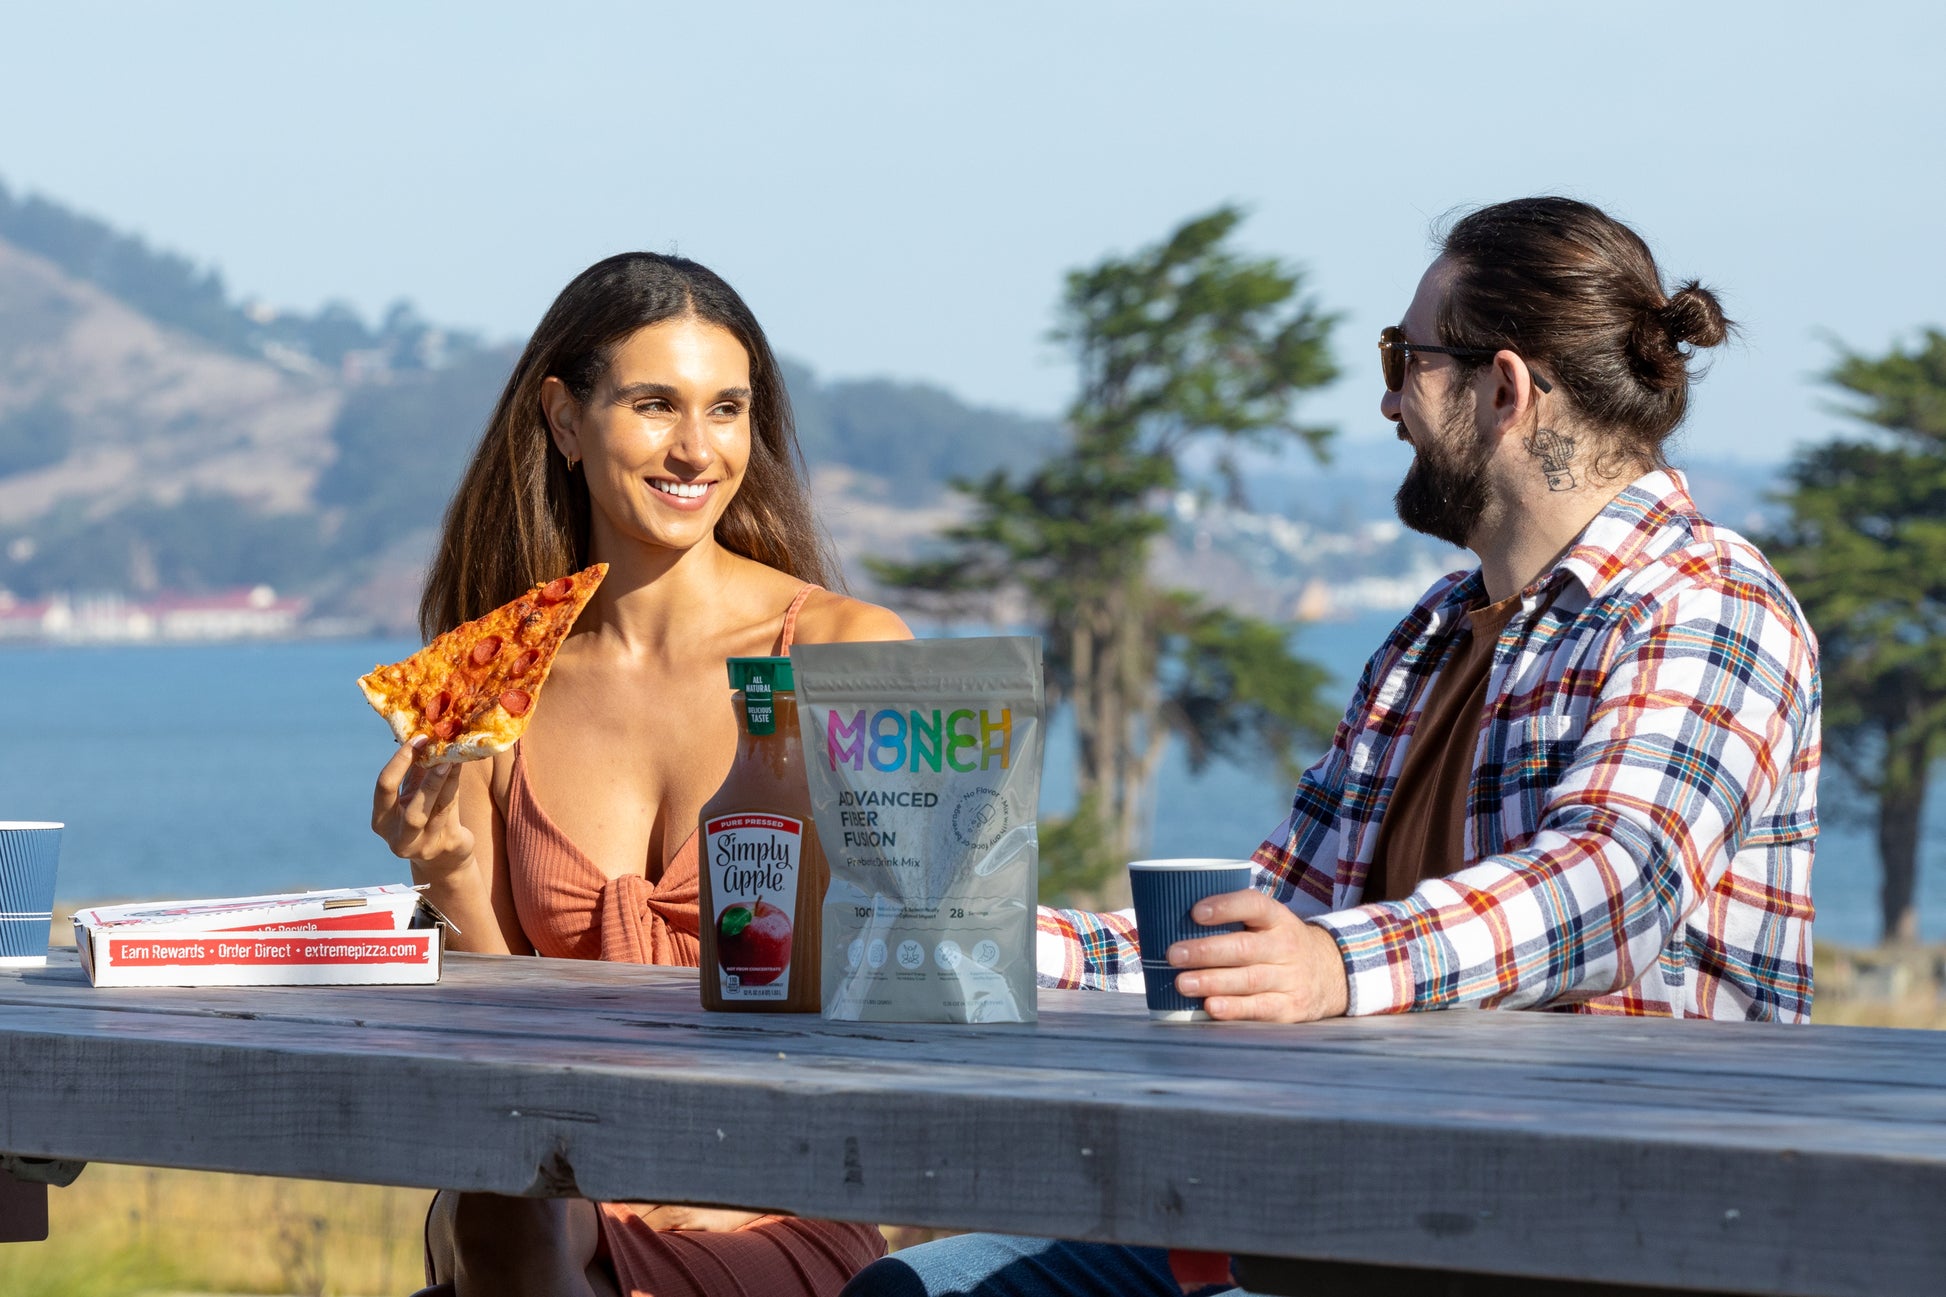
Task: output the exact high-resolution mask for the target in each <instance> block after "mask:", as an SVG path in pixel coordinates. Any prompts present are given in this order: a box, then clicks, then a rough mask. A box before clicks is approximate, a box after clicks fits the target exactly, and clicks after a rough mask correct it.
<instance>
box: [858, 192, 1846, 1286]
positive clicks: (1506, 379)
mask: <svg viewBox="0 0 1946 1297" xmlns="http://www.w3.org/2000/svg"><path fill="white" fill-rule="evenodd" d="M1728 331H1729V325H1728V322H1727V321H1726V320H1725V319H1724V318H1723V314H1722V311H1721V309H1720V308H1719V306H1718V305H1717V302H1716V299H1715V297H1714V296H1713V295H1712V294H1711V293H1710V292H1709V291H1708V290H1707V289H1704V288H1702V287H1701V286H1700V285H1698V284H1696V283H1694V282H1691V283H1689V284H1687V285H1684V286H1683V287H1682V288H1680V289H1679V290H1678V291H1677V292H1676V293H1675V294H1674V295H1668V294H1666V293H1665V292H1664V289H1663V287H1662V283H1661V279H1660V275H1659V273H1658V271H1657V269H1656V266H1655V262H1654V259H1653V258H1652V257H1651V256H1650V254H1649V251H1648V248H1647V247H1646V246H1645V245H1644V244H1643V243H1642V241H1641V239H1640V238H1639V237H1637V236H1636V234H1635V233H1634V232H1633V231H1631V230H1629V229H1628V228H1627V227H1626V226H1624V225H1622V224H1621V223H1620V222H1618V221H1615V220H1614V219H1612V218H1610V217H1608V216H1607V215H1605V214H1604V213H1602V212H1600V211H1599V210H1597V209H1595V208H1593V207H1590V206H1588V205H1587V204H1585V203H1579V202H1574V201H1571V200H1568V199H1561V198H1535V199H1521V200H1516V201H1513V202H1508V203H1500V204H1496V205H1494V206H1491V207H1486V208H1482V209H1480V210H1478V211H1475V212H1473V213H1471V214H1469V215H1467V216H1466V217H1464V218H1462V219H1461V220H1460V221H1459V222H1458V223H1456V224H1455V225H1454V226H1453V228H1452V229H1451V231H1450V232H1449V233H1448V234H1447V235H1446V237H1445V238H1444V240H1443V242H1442V246H1441V248H1440V254H1439V256H1438V257H1437V258H1436V259H1435V260H1434V261H1433V263H1432V265H1431V267H1430V268H1428V270H1427V271H1426V273H1425V275H1424V277H1423V278H1422V279H1421V280H1420V283H1419V287H1418V291H1417V293H1416V294H1415V295H1414V297H1413V299H1412V303H1411V305H1410V306H1409V307H1408V308H1407V310H1406V313H1405V316H1404V318H1403V319H1401V320H1400V322H1399V324H1398V325H1396V326H1394V327H1392V328H1388V329H1386V330H1385V331H1384V333H1383V335H1382V336H1381V339H1380V344H1379V345H1380V352H1381V359H1382V362H1383V364H1384V375H1385V380H1386V383H1385V385H1386V392H1385V395H1384V397H1383V398H1382V399H1381V401H1380V404H1379V409H1380V412H1381V413H1382V414H1383V415H1384V416H1385V417H1386V418H1388V419H1390V420H1391V421H1392V422H1393V423H1394V424H1396V425H1397V426H1398V435H1399V436H1400V438H1401V439H1403V440H1404V441H1406V442H1407V443H1409V444H1410V445H1411V446H1412V447H1413V450H1414V458H1413V463H1412V466H1411V468H1410V470H1409V471H1408V472H1407V474H1406V477H1405V481H1404V482H1403V484H1402V485H1401V486H1400V487H1399V491H1398V495H1397V500H1396V503H1397V506H1398V511H1399V516H1400V518H1401V519H1402V520H1403V521H1404V522H1406V523H1407V524H1408V525H1409V526H1412V527H1414V528H1416V529H1418V530H1420V531H1423V532H1427V533H1429V534H1431V535H1434V536H1438V537H1440V538H1442V539H1445V540H1448V541H1451V542H1453V543H1455V544H1462V545H1464V546H1466V547H1467V548H1469V549H1471V550H1472V551H1473V552H1474V553H1475V554H1476V555H1477V556H1478V558H1479V560H1480V566H1479V567H1478V568H1477V569H1475V570H1473V571H1470V572H1463V573H1456V574H1454V575H1452V576H1449V577H1447V578H1445V579H1444V580H1442V581H1440V582H1439V583H1438V584H1437V585H1435V586H1434V587H1433V588H1432V589H1431V590H1430V591H1428V592H1427V593H1426V595H1425V596H1424V597H1423V598H1422V599H1421V600H1420V601H1419V603H1418V605H1417V606H1416V607H1415V608H1414V609H1413V610H1412V611H1411V612H1410V613H1409V614H1407V616H1406V617H1405V619H1404V620H1403V621H1402V622H1400V623H1399V626H1398V627H1397V629H1395V630H1394V631H1393V633H1392V635H1391V636H1390V637H1389V638H1388V640H1387V641H1386V643H1385V644H1384V646H1383V647H1381V648H1380V649H1379V651H1378V652H1377V653H1376V654H1375V655H1374V656H1373V657H1372V659H1371V661H1370V662H1369V663H1368V664H1367V665H1366V668H1365V672H1364V675H1363V678H1362V679H1361V680H1360V681H1359V685H1358V688H1357V690H1356V692H1355V693H1354V695H1353V697H1352V700H1351V705H1350V707H1349V708H1348V709H1347V710H1346V712H1345V716H1344V720H1343V722H1342V723H1341V724H1340V726H1339V728H1338V732H1337V735H1336V738H1335V739H1334V741H1333V743H1332V746H1331V750H1330V751H1329V752H1328V753H1326V754H1325V756H1324V757H1323V759H1321V760H1320V761H1319V762H1318V763H1317V764H1316V765H1314V766H1313V767H1311V769H1310V770H1308V771H1306V772H1305V774H1304V776H1303V777H1302V779H1301V780H1300V782H1299V785H1298V789H1297V793H1296V796H1295V798H1294V800H1293V804H1292V809H1291V814H1290V816H1289V817H1288V818H1287V819H1286V820H1285V821H1284V823H1283V824H1282V825H1280V826H1279V827H1278V829H1277V830H1276V832H1274V833H1273V834H1271V836H1270V837H1269V838H1268V839H1267V840H1266V841H1265V842H1264V844H1263V845H1262V846H1261V847H1260V848H1258V850H1257V853H1256V857H1255V865H1256V880H1255V881H1256V887H1255V889H1253V890H1251V891H1245V892H1237V893H1233V894H1230V895H1227V896H1222V897H1217V898H1213V899H1211V900H1209V901H1206V902H1203V903H1201V904H1200V905H1199V906H1198V907H1197V910H1196V913H1195V918H1196V919H1197V921H1198V922H1201V923H1205V924H1226V923H1241V924H1243V925H1244V928H1245V930H1244V931H1242V932H1240V933H1236V934H1232V935H1225V936H1217V937H1210V938H1205V939H1202V940H1199V941H1189V942H1182V943H1179V944H1177V945H1176V946H1175V947H1173V948H1172V949H1171V950H1170V952H1169V958H1170V962H1171V963H1172V964H1173V965H1175V966H1176V967H1177V968H1179V969H1181V970H1182V972H1181V973H1180V974H1179V975H1178V977H1177V986H1178V988H1179V989H1180V990H1182V991H1183V993H1184V994H1187V995H1192V996H1201V997H1205V1008H1206V1009H1207V1010H1208V1011H1209V1013H1210V1015H1211V1016H1212V1017H1214V1018H1235V1019H1245V1018H1248V1019H1264V1020H1272V1021H1282V1022H1300V1021H1308V1020H1312V1019H1316V1018H1322V1017H1331V1016H1335V1015H1338V1014H1344V1013H1354V1014H1366V1013H1386V1012H1396V1011H1401V1010H1408V1009H1436V1008H1446V1007H1450V1006H1457V1005H1473V1006H1498V1007H1507V1008H1533V1007H1549V1008H1572V1009H1578V1010H1582V1011H1589V1012H1608V1013H1638V1014H1657V1015H1664V1016H1675V1017H1719V1018H1720V1017H1728V1018H1756V1019H1769V1020H1777V1021H1788V1022H1801V1021H1805V1020H1807V1019H1808V1017H1809V1015H1810V1007H1811V915H1812V909H1811V900H1810V869H1811V855H1812V849H1813V844H1814V841H1815V838H1816V833H1817V813H1816V789H1817V771H1818V754H1819V747H1818V721H1819V694H1818V681H1817V670H1816V646H1815V643H1814V641H1813V639H1812V636H1811V632H1810V629H1809V627H1808V626H1807V625H1806V624H1805V622H1804V618H1803V615H1802V613H1801V612H1800V611H1799V609H1798V607H1797V605H1796V603H1795V601H1794V600H1793V599H1792V598H1791V596H1790V593H1789V591H1788V590H1787V589H1785V587H1784V584H1783V582H1782V580H1781V579H1779V577H1778V576H1777V574H1776V573H1775V572H1774V571H1773V570H1772V569H1771V567H1770V565H1769V564H1768V563H1767V562H1766V561H1765V560H1764V558H1763V556H1762V555H1761V554H1760V553H1758V552H1757V550H1756V549H1755V548H1754V547H1753V546H1751V545H1750V543H1749V542H1748V541H1746V540H1744V539H1743V538H1742V537H1740V536H1737V535H1736V534H1735V533H1733V532H1730V531H1728V530H1726V529H1723V528H1721V527H1718V526H1716V525H1715V524H1713V523H1711V522H1710V521H1709V520H1708V519H1706V518H1705V517H1703V516H1702V515H1701V514H1700V513H1699V512H1698V511H1697V509H1696V506H1695V504H1694V503H1693V502H1692V501H1691V500H1690V498H1689V494H1688V491H1687V488H1686V486H1685V484H1684V482H1683V479H1682V476H1681V474H1679V473H1677V472H1675V471H1674V470H1672V469H1670V468H1669V467H1668V464H1667V460H1666V458H1665V456H1664V446H1665V444H1666V442H1667V440H1668V438H1669V437H1670V435H1671V434H1672V433H1673V432H1674V431H1675V429H1676V427H1677V426H1678V424H1679V423H1680V422H1681V420H1682V416H1683V413H1684V410H1685V407H1686V404H1687V396H1688V385H1689V381H1690V376H1689V372H1688V361H1689V358H1690V356H1691V355H1692V354H1693V352H1694V350H1695V349H1698V348H1705V347H1711V346H1715V345H1716V344H1718V343H1720V342H1722V341H1723V340H1724V338H1725V337H1726V336H1727V334H1728ZM1041 930H1042V936H1041V965H1042V984H1043V985H1050V986H1081V987H1104V988H1117V989H1129V990H1134V989H1139V987H1140V984H1141V983H1140V963H1139V958H1138V956H1137V954H1136V951H1135V948H1134V945H1133V929H1132V924H1131V922H1130V920H1129V919H1128V918H1127V916H1124V915H1093V914H1084V913H1080V912H1075V911H1045V912H1043V915H1042V920H1041ZM935 1249H937V1251H936V1252H935ZM1027 1258H1031V1259H1032V1261H1031V1264H1029V1265H1018V1264H1011V1263H1014V1262H1018V1261H1021V1260H1023V1259H1027ZM1002 1271H1005V1272H1006V1273H1005V1274H1003V1273H1002ZM1029 1273H1031V1274H1033V1275H1034V1276H1035V1277H1034V1278H1033V1279H1032V1280H1031V1281H1021V1280H1015V1279H1012V1278H1010V1277H1009V1276H1013V1275H1021V1274H1029ZM1109 1274H1112V1275H1113V1278H1114V1285H1115V1287H1116V1290H1118V1291H1126V1292H1132V1293H1150V1292H1153V1293H1156V1294H1163V1293H1175V1292H1177V1291H1178V1290H1179V1287H1178V1284H1177V1282H1176V1280H1175V1279H1174V1278H1172V1277H1171V1274H1170V1270H1169V1267H1168V1263H1167V1259H1166V1257H1165V1255H1164V1254H1163V1253H1161V1252H1160V1251H1157V1250H1154V1249H1129V1248H1111V1247H1106V1246H1103V1245H1085V1244H1067V1243H1046V1242H1042V1241H1037V1240H1022V1239H999V1238H994V1237H992V1236H978V1235H976V1236H969V1237H968V1238H964V1239H950V1240H945V1241H943V1242H942V1243H940V1244H935V1245H929V1246H928V1247H927V1248H923V1249H915V1250H913V1251H910V1252H905V1253H901V1254H899V1256H898V1257H896V1258H888V1259H887V1260H886V1261H882V1262H879V1263H878V1264H877V1265H875V1266H874V1267H872V1268H871V1269H870V1270H867V1271H866V1272H865V1273H864V1274H863V1275H861V1276H860V1277H859V1279H858V1280H855V1281H854V1284H853V1287H852V1288H851V1289H849V1290H848V1291H849V1292H853V1293H859V1294H864V1293H872V1294H881V1293H882V1294H894V1293H898V1294H903V1293H920V1292H932V1291H944V1288H943V1287H941V1286H940V1285H941V1282H942V1281H945V1282H950V1283H951V1284H952V1285H956V1286H954V1287H953V1291H955V1292H960V1291H963V1292H966V1293H978V1294H983V1295H984V1294H991V1295H992V1297H999V1295H1000V1294H1013V1293H1021V1294H1026V1293H1069V1292H1077V1293H1078V1292H1082V1291H1087V1290H1088V1288H1087V1285H1088V1284H1089V1283H1098V1282H1099V1281H1100V1279H1101V1278H1102V1277H1103V1276H1105V1275H1109ZM969 1276H972V1280H971V1281H969ZM1132 1276H1146V1278H1136V1277H1132Z"/></svg>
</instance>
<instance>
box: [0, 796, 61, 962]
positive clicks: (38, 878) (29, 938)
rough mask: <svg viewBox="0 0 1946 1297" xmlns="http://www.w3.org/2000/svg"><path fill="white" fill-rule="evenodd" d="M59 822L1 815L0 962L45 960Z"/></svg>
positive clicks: (52, 906) (52, 920)
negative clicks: (6, 817) (11, 817)
mask: <svg viewBox="0 0 1946 1297" xmlns="http://www.w3.org/2000/svg"><path fill="white" fill-rule="evenodd" d="M60 855H61V826H60V825H58V824H47V823H43V822H37V821H24V820H0V968H33V967H37V966H39V965H42V964H45V963H47V936H48V929H49V928H50V927H52V926H53V922H54V865H55V862H56V861H57V860H58V859H59V858H60Z"/></svg>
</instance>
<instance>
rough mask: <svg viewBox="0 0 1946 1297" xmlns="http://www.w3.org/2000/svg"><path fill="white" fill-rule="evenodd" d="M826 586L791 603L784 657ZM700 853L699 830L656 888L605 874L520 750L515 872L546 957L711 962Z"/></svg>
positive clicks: (516, 887) (512, 791) (524, 923)
mask: <svg viewBox="0 0 1946 1297" xmlns="http://www.w3.org/2000/svg"><path fill="white" fill-rule="evenodd" d="M817 588H818V587H817V586H813V585H807V586H805V587H804V588H803V589H802V590H799V591H798V592H797V597H796V598H795V599H793V600H791V606H790V607H789V608H788V609H787V610H786V611H785V613H784V626H783V631H782V633H781V634H780V635H779V636H778V649H777V652H778V655H779V656H783V655H785V654H788V653H789V652H790V651H791V641H792V640H793V639H794V638H795V637H796V635H797V614H798V610H799V609H801V608H803V606H804V601H805V599H807V598H809V597H810V595H811V592H812V591H813V590H816V589H817ZM700 850H701V848H700V845H699V844H698V843H697V841H696V834H695V831H694V830H691V832H690V834H689V836H688V837H687V838H685V839H683V844H682V845H681V846H680V847H677V848H676V853H675V854H674V855H673V856H670V857H669V859H668V861H667V863H665V864H664V865H663V867H662V876H661V877H660V878H658V879H657V880H656V881H655V882H650V881H649V880H648V879H647V878H646V877H644V876H643V875H642V874H636V873H629V874H622V875H620V876H619V877H616V878H608V877H606V876H604V875H603V874H602V872H601V870H600V868H599V867H598V866H596V864H595V862H594V861H592V860H590V859H589V858H588V857H587V856H586V855H585V854H584V853H583V852H582V850H581V848H579V847H577V846H575V845H574V843H573V842H572V841H571V840H570V839H569V838H568V836H567V834H565V833H563V832H561V829H560V826H558V825H556V824H555V823H554V821H553V820H552V819H550V818H548V814H547V812H546V811H545V810H543V809H541V805H540V803H539V802H538V801H536V800H535V799H534V790H533V788H532V787H531V786H530V785H529V784H528V782H527V766H526V762H525V761H524V760H523V759H522V757H521V753H520V744H518V743H515V744H514V769H513V780H512V783H511V786H510V787H509V788H508V790H507V861H508V872H509V876H510V880H511V883H512V890H513V897H514V910H515V912H516V913H517V914H518V915H519V916H520V930H521V931H522V932H524V933H526V934H527V939H528V940H529V941H531V942H533V943H534V949H535V950H536V951H537V952H539V953H540V954H543V955H546V956H548V957H550V958H553V959H606V960H611V961H615V962H618V963H628V964H679V965H682V966H684V967H687V968H694V967H696V965H697V964H698V963H699V962H700V961H701V959H702V946H701V944H700V942H699V940H698V937H697V930H698V924H699V922H700V920H699V919H698V917H697V906H698V901H699V899H700V897H699V890H698V889H699V886H700V885H699V883H698V882H697V872H696V871H697V863H698V856H699V853H700Z"/></svg>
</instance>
